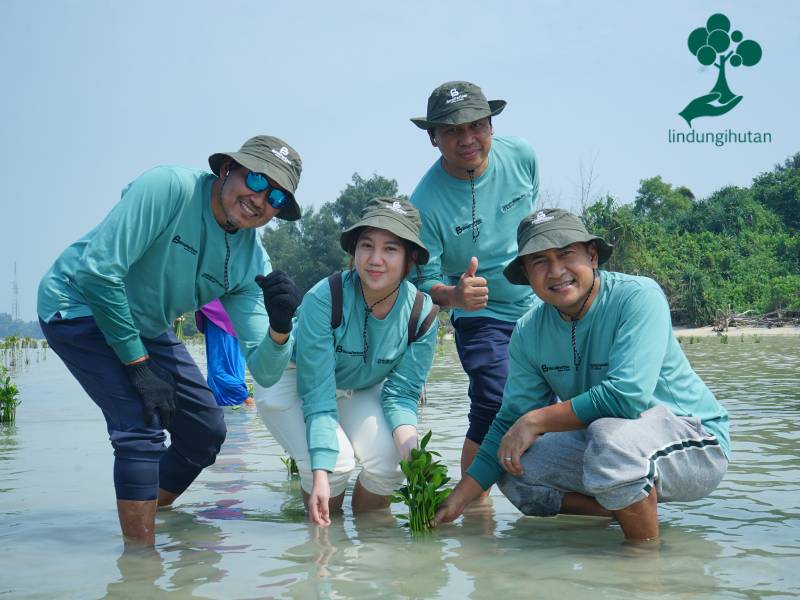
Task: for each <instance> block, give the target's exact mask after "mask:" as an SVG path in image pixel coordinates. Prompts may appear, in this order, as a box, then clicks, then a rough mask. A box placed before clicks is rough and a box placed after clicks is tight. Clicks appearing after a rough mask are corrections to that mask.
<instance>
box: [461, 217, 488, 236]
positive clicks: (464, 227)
mask: <svg viewBox="0 0 800 600" xmlns="http://www.w3.org/2000/svg"><path fill="white" fill-rule="evenodd" d="M481 223H483V219H475V226H476V227H477V226H479V225H480V224H481ZM471 229H472V223H465V224H464V225H456V235H461V234H462V233H464V232H465V231H470V230H471Z"/></svg>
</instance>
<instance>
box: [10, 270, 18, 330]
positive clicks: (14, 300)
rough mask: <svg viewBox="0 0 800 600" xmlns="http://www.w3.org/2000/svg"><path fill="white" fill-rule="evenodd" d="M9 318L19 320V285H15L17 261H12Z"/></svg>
mask: <svg viewBox="0 0 800 600" xmlns="http://www.w3.org/2000/svg"><path fill="white" fill-rule="evenodd" d="M11 318H12V319H13V320H14V321H19V286H17V261H14V281H13V283H12V284H11Z"/></svg>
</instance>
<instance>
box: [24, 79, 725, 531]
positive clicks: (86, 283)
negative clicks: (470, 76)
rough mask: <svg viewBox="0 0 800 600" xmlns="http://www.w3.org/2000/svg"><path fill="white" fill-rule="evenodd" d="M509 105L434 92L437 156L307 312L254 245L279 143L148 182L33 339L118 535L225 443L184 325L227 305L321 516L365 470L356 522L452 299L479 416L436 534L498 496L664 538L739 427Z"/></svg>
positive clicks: (89, 250) (277, 433)
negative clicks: (48, 351) (73, 396)
mask: <svg viewBox="0 0 800 600" xmlns="http://www.w3.org/2000/svg"><path fill="white" fill-rule="evenodd" d="M505 106H506V102H505V101H503V100H491V101H490V100H487V99H486V97H485V95H484V94H483V92H482V90H481V89H480V87H478V86H477V85H475V84H473V83H470V82H466V81H453V82H447V83H445V84H442V85H441V86H439V87H437V88H436V89H435V90H434V91H433V93H432V94H431V95H430V97H429V99H428V106H427V113H426V116H425V117H420V118H415V119H411V120H412V122H413V123H414V124H415V125H416V126H417V127H419V128H421V129H424V130H425V131H426V133H427V137H428V140H429V141H430V143H431V144H432V145H433V146H434V147H435V148H436V149H437V150H438V151H439V153H440V155H441V156H439V157H437V160H436V161H435V162H434V164H433V165H432V166H431V167H430V169H429V170H428V172H427V173H425V175H424V176H423V177H422V179H421V180H420V182H419V184H418V185H417V187H416V189H415V190H414V192H413V194H412V195H411V199H410V202H409V201H407V200H405V199H403V198H374V199H372V200H371V201H370V202H369V203H368V204H367V206H366V207H365V208H364V211H363V213H362V215H361V218H360V220H359V221H358V222H356V223H355V224H353V225H352V226H351V227H349V228H348V229H347V230H345V231H344V232H343V233H342V234H341V238H340V242H341V247H342V249H343V250H344V251H345V252H346V253H348V254H349V255H350V265H349V268H347V269H345V270H343V271H342V272H341V273H333V274H331V276H330V277H327V278H325V279H323V280H321V281H320V282H318V283H317V284H316V285H315V286H313V287H312V288H311V290H309V291H308V292H307V293H306V294H305V295H304V296H301V294H300V293H299V291H298V289H297V287H296V286H295V284H294V283H293V281H292V279H291V277H290V275H288V274H286V273H284V272H282V271H279V270H272V268H271V264H270V260H269V257H268V256H267V253H266V251H265V250H264V248H263V247H262V245H261V243H260V241H259V239H258V236H257V233H256V228H258V227H261V226H263V225H265V224H266V223H267V222H269V221H270V220H271V219H273V218H278V219H284V220H288V221H291V220H296V219H299V218H300V206H299V204H298V202H297V200H296V198H295V192H296V189H297V186H298V183H299V180H300V174H301V171H302V163H301V159H300V156H299V155H298V153H297V152H296V151H295V150H294V149H293V148H292V147H291V146H290V145H289V144H287V143H286V142H284V141H283V140H281V139H279V138H276V137H272V136H265V135H260V136H256V137H254V138H252V139H250V140H248V141H247V142H245V143H244V145H243V146H242V147H241V149H240V150H239V151H237V152H222V153H217V154H213V155H211V157H210V158H209V166H210V169H211V172H210V173H209V172H206V171H202V170H194V169H187V168H179V167H157V168H155V169H152V170H150V171H148V172H146V173H144V174H143V175H141V176H140V177H138V178H137V179H136V180H134V181H133V182H132V183H131V184H129V185H128V186H127V187H126V188H125V189H124V190H123V192H122V198H121V200H120V202H119V203H118V204H117V205H116V206H115V207H114V208H113V209H112V210H111V212H110V213H109V214H108V216H107V217H106V218H105V219H104V220H103V221H102V222H101V223H100V224H99V225H98V226H97V227H95V228H94V229H93V230H91V231H90V232H89V233H88V234H86V235H85V236H84V237H83V238H81V239H80V240H78V241H77V242H75V243H74V244H72V245H71V246H70V247H68V248H67V249H66V250H65V251H64V252H63V253H62V254H61V255H60V256H59V257H58V259H57V260H56V262H55V263H54V265H53V266H52V267H51V269H50V270H49V271H48V272H47V274H46V275H45V276H44V278H43V280H42V282H41V284H40V287H39V301H38V312H39V317H40V322H41V325H42V330H43V332H44V334H45V337H46V338H47V340H48V342H49V344H50V346H51V347H52V348H53V350H54V351H55V352H56V353H57V354H58V355H59V356H60V357H61V358H62V359H63V361H64V363H65V364H66V366H67V367H68V369H69V370H70V371H71V372H72V374H73V375H74V376H75V378H76V379H77V380H78V381H79V382H80V384H81V385H82V386H83V388H84V389H85V390H86V392H87V394H88V395H89V396H90V397H91V398H92V399H93V400H94V402H95V403H96V404H97V405H98V406H99V407H100V409H101V410H102V412H103V416H104V417H105V420H106V423H107V428H108V432H109V437H110V440H111V445H112V447H113V448H114V456H115V458H114V485H115V490H116V497H117V509H118V514H119V519H120V524H121V528H122V533H123V535H124V537H125V539H126V541H129V542H135V543H140V544H147V545H152V544H153V543H154V539H155V538H154V536H155V513H156V509H157V507H159V506H167V505H170V504H172V502H174V500H175V499H176V498H177V497H178V496H180V494H181V493H182V492H183V491H185V490H186V489H187V487H188V486H189V485H190V484H191V483H192V481H193V480H194V479H195V478H196V477H197V476H198V475H199V474H200V472H201V471H202V470H203V469H204V468H205V467H207V466H209V465H211V464H212V463H213V462H214V460H215V457H216V455H217V453H218V452H219V450H220V447H221V445H222V443H223V441H224V439H225V423H224V418H223V412H222V409H221V408H220V407H219V406H218V405H217V402H216V401H215V399H214V394H213V393H212V390H211V389H209V386H208V385H207V384H206V381H205V379H204V378H203V376H202V374H201V372H200V370H199V369H198V367H197V366H196V365H195V363H194V362H193V360H192V359H191V357H190V356H189V353H188V352H187V350H186V348H185V347H184V346H183V344H182V343H181V342H180V341H179V340H178V339H177V338H176V336H175V334H174V333H173V331H172V329H171V327H170V325H171V323H172V322H173V321H174V319H175V318H177V317H178V316H180V315H182V314H184V313H186V312H190V311H195V310H199V309H200V308H201V307H206V306H207V305H209V303H213V302H214V301H216V300H217V299H218V300H219V302H220V304H221V308H223V309H224V311H222V312H223V314H226V315H227V318H228V319H229V320H228V321H227V326H226V325H225V323H224V322H222V327H223V329H225V330H226V331H227V333H229V334H235V336H236V338H238V344H239V347H240V348H241V352H242V354H243V356H244V359H245V361H246V363H247V367H248V369H249V371H250V373H251V374H252V376H253V378H254V380H255V381H256V384H257V385H256V391H255V401H256V404H257V406H258V411H259V414H260V416H261V418H262V420H263V422H264V424H265V425H266V427H267V428H268V429H269V431H270V432H271V434H272V435H273V437H274V438H275V439H276V440H277V441H278V442H279V443H280V444H281V445H282V446H283V447H284V448H285V449H286V450H287V451H288V452H289V453H290V455H291V456H292V457H293V458H294V459H295V460H296V462H297V464H298V467H299V470H300V483H301V487H302V491H303V496H304V500H305V503H306V507H307V510H308V515H309V518H310V520H311V521H312V522H314V523H317V524H319V525H327V524H329V523H330V519H331V514H332V513H333V512H335V511H336V510H338V509H340V508H341V506H342V503H343V499H344V494H345V489H346V487H347V485H348V482H349V480H350V478H351V475H352V472H353V471H354V470H355V469H356V467H357V465H358V466H360V470H359V474H358V477H357V479H356V481H355V484H354V487H353V492H352V508H353V510H354V511H361V510H373V509H378V508H383V507H387V506H388V504H389V495H390V494H391V493H392V492H393V491H394V490H395V489H396V488H397V487H398V486H399V485H401V484H402V477H403V476H402V473H401V471H400V469H399V461H400V460H401V459H403V458H405V457H407V456H408V455H409V453H410V451H411V449H413V448H415V447H416V446H417V427H416V426H417V406H418V399H419V397H420V394H421V393H422V390H423V386H424V384H425V381H426V379H427V377H428V373H429V371H430V368H431V365H432V362H433V356H434V349H435V345H436V340H437V327H438V324H439V319H438V317H437V312H438V310H439V308H440V307H441V308H443V309H447V310H449V311H450V318H451V322H452V325H453V328H454V331H455V341H456V346H457V350H458V355H459V358H460V360H461V364H462V366H463V368H464V370H465V372H466V373H467V375H468V376H469V390H468V396H469V411H468V421H469V425H468V429H467V431H466V435H465V439H464V443H463V447H462V452H461V473H462V476H461V480H460V482H459V483H458V485H457V486H456V488H455V490H454V491H453V493H452V494H451V495H450V496H449V498H448V499H447V500H446V501H445V503H444V504H443V505H442V506H441V508H440V509H439V511H438V512H437V514H436V523H437V524H440V523H444V522H447V521H451V520H453V519H455V518H457V517H458V516H459V515H460V514H461V513H462V512H463V510H464V509H465V507H466V506H467V505H468V504H469V503H470V502H472V501H474V500H476V499H478V498H479V497H481V496H482V495H485V494H486V493H487V492H488V490H489V488H490V487H491V486H492V485H493V484H494V483H497V484H498V486H499V489H500V490H501V491H502V493H504V494H505V495H506V496H507V497H508V498H509V500H510V501H511V502H512V503H513V504H514V505H515V506H516V507H518V508H519V510H520V511H522V512H523V513H525V514H528V515H541V516H546V515H555V514H559V513H563V514H586V515H601V516H607V517H608V516H611V517H614V518H615V519H616V520H617V521H618V522H619V524H620V525H621V527H622V530H623V532H624V534H625V537H626V538H628V539H629V540H632V541H642V540H652V539H657V538H658V516H657V507H656V505H657V502H663V501H669V500H693V499H697V498H701V497H703V496H705V495H707V494H709V493H710V492H711V491H712V490H713V489H714V488H715V487H716V486H717V485H718V483H719V481H720V480H721V479H722V477H723V475H724V473H725V470H726V468H727V463H728V456H729V452H730V449H729V440H728V421H727V413H726V412H725V410H724V408H723V407H722V406H721V405H720V404H719V403H718V402H717V400H716V399H715V398H714V396H713V394H712V393H711V392H710V391H709V389H708V388H707V387H706V386H705V385H704V384H703V382H702V381H701V380H700V378H699V377H698V376H697V374H695V373H694V371H693V370H692V369H691V367H690V366H689V363H688V361H687V359H686V357H685V356H684V354H683V352H682V350H681V348H680V346H679V345H678V343H677V342H676V340H675V338H674V336H673V334H672V328H671V321H670V313H669V306H668V304H667V301H666V298H665V296H664V294H663V292H662V291H661V289H660V288H659V286H658V284H657V283H656V282H654V281H653V280H651V279H648V278H646V277H636V276H631V275H625V274H622V273H614V272H608V271H604V270H599V267H600V266H601V265H602V264H603V263H604V262H605V261H607V260H608V258H609V256H610V255H611V253H612V247H611V246H610V245H609V244H608V243H606V242H605V241H604V240H603V239H601V238H599V237H597V236H593V235H591V234H590V233H589V232H587V231H586V229H585V227H584V225H583V224H582V222H581V220H580V219H579V218H578V217H577V216H575V215H573V214H571V213H569V212H566V211H563V210H560V209H551V208H546V209H541V210H538V211H534V206H535V201H536V198H537V194H538V182H539V169H538V165H537V161H536V157H535V155H534V152H533V150H532V148H531V146H530V145H529V144H528V143H527V142H526V141H524V140H522V139H520V138H515V137H505V136H494V126H493V123H492V119H493V118H494V117H496V116H497V115H499V114H500V113H501V112H502V111H503V109H504V108H505ZM515 229H516V231H517V236H516V239H514V237H513V236H512V235H509V233H510V232H512V231H514V230H515ZM210 321H211V323H212V324H214V323H216V325H220V321H217V320H216V319H213V318H210ZM243 393H244V392H242V394H243ZM431 401H433V402H435V398H434V399H431ZM165 431H168V432H169V433H170V443H169V445H167V444H166V435H165Z"/></svg>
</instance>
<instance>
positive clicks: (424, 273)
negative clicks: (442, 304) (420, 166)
mask: <svg viewBox="0 0 800 600" xmlns="http://www.w3.org/2000/svg"><path fill="white" fill-rule="evenodd" d="M474 183H475V220H476V221H477V222H478V229H479V232H480V233H479V235H478V238H477V240H475V241H473V239H472V226H471V225H472V189H471V186H470V181H469V179H457V178H456V177H453V176H452V175H449V174H448V173H447V172H446V171H445V170H444V168H443V167H442V161H441V159H439V160H437V161H436V163H435V164H434V165H433V166H432V167H431V168H430V169H429V170H428V172H427V173H426V174H425V175H424V176H423V177H422V179H421V180H420V182H419V183H418V184H417V187H416V189H415V190H414V192H413V193H412V194H411V202H412V203H413V204H414V205H415V206H416V207H417V209H418V210H419V213H420V218H421V220H422V229H421V231H420V236H421V238H422V241H423V242H424V243H425V247H426V248H427V249H428V251H429V252H430V260H429V261H428V263H427V264H425V265H420V271H421V277H419V278H414V283H415V284H416V285H417V286H418V287H419V289H421V290H423V291H425V292H429V291H430V290H431V288H432V287H433V286H434V285H437V284H444V285H456V284H457V283H458V280H459V278H460V277H461V275H462V274H463V273H464V271H465V270H466V269H467V265H468V264H469V260H470V258H471V257H473V256H476V257H477V258H478V272H477V275H478V276H479V277H485V278H486V281H487V282H488V286H489V303H488V305H487V307H486V308H484V309H481V310H479V311H472V312H466V311H463V310H461V309H454V311H453V317H454V318H455V319H458V318H460V317H492V318H495V319H500V320H501V321H510V322H514V321H516V320H517V319H519V318H520V317H521V316H522V315H524V314H525V312H527V310H528V309H529V308H530V307H531V306H532V304H533V299H534V295H533V294H532V293H531V290H530V288H528V287H525V286H518V285H512V284H511V283H509V282H508V280H507V279H506V278H505V276H503V269H504V268H505V267H506V265H507V264H508V263H509V262H511V261H512V260H513V259H514V258H516V256H517V240H516V237H515V232H516V231H517V225H518V224H519V222H520V221H521V220H522V219H523V217H525V216H527V215H529V214H530V213H532V212H533V206H534V203H535V202H536V197H537V196H538V194H539V168H538V165H537V162H536V157H535V155H534V153H533V148H531V146H530V145H529V144H528V143H527V142H526V141H525V140H523V139H521V138H516V137H500V136H498V137H495V138H494V139H493V141H492V148H491V150H490V151H489V165H488V167H487V168H486V171H484V172H483V173H482V174H481V176H480V177H477V178H476V179H475V181H474Z"/></svg>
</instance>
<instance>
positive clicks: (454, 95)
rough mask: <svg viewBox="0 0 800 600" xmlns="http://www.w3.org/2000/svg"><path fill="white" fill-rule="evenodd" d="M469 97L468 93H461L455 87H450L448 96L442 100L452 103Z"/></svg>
mask: <svg viewBox="0 0 800 600" xmlns="http://www.w3.org/2000/svg"><path fill="white" fill-rule="evenodd" d="M467 98H469V94H462V93H461V92H459V91H458V89H457V88H452V89H451V90H450V98H448V99H447V100H445V101H444V103H445V104H454V103H455V102H461V101H462V100H466V99H467Z"/></svg>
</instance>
